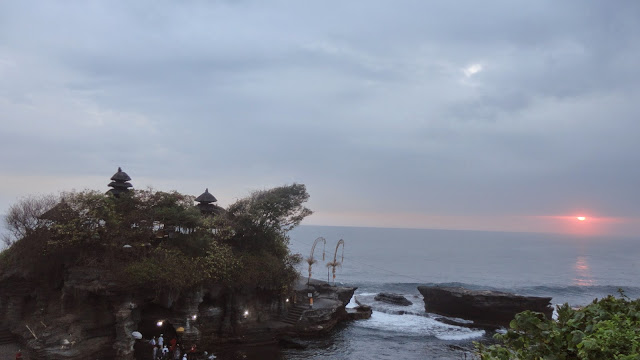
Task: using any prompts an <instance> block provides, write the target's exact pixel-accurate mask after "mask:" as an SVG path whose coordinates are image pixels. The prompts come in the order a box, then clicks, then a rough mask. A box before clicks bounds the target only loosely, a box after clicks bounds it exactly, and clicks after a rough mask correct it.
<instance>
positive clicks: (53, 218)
mask: <svg viewBox="0 0 640 360" xmlns="http://www.w3.org/2000/svg"><path fill="white" fill-rule="evenodd" d="M77 215H78V214H77V213H76V212H75V211H74V210H73V209H72V208H71V206H69V204H67V202H66V201H64V199H62V200H60V202H59V203H58V204H56V206H54V207H52V208H51V209H49V210H47V211H46V212H44V214H42V215H40V216H39V217H38V219H40V220H45V221H50V222H53V223H55V222H64V221H68V220H71V219H73V218H75V217H76V216H77Z"/></svg>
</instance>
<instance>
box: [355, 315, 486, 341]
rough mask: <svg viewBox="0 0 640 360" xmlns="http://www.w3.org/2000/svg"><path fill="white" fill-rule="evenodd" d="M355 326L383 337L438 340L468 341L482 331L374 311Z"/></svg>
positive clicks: (415, 316)
mask: <svg viewBox="0 0 640 360" xmlns="http://www.w3.org/2000/svg"><path fill="white" fill-rule="evenodd" d="M354 324H355V326H358V327H362V328H367V329H371V330H377V331H381V332H384V336H385V337H394V336H397V335H403V336H432V337H435V338H438V339H440V340H468V339H473V338H478V337H482V336H483V335H484V334H485V332H484V330H477V329H469V328H466V327H460V326H455V325H449V324H445V323H443V322H440V321H437V320H435V319H433V318H430V317H426V316H419V315H411V314H404V315H393V314H387V313H384V312H376V311H374V312H373V314H372V316H371V318H370V319H368V320H365V321H358V322H355V323H354Z"/></svg>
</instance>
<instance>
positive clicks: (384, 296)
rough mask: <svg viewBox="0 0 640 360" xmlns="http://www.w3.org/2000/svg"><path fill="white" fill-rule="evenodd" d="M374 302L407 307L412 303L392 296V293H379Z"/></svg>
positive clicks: (394, 295)
mask: <svg viewBox="0 0 640 360" xmlns="http://www.w3.org/2000/svg"><path fill="white" fill-rule="evenodd" d="M373 299H374V300H376V301H382V302H386V303H387V304H393V305H399V306H409V305H412V304H413V303H412V302H411V301H409V300H407V298H405V297H404V296H402V295H400V294H392V293H379V294H378V295H376V297H374V298H373Z"/></svg>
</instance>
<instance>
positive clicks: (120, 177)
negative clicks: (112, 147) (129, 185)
mask: <svg viewBox="0 0 640 360" xmlns="http://www.w3.org/2000/svg"><path fill="white" fill-rule="evenodd" d="M111 180H113V181H131V178H130V177H129V175H127V173H126V172H124V171H122V169H121V168H120V167H118V172H117V173H115V174H113V176H112V177H111Z"/></svg>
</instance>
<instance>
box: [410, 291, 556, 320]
mask: <svg viewBox="0 0 640 360" xmlns="http://www.w3.org/2000/svg"><path fill="white" fill-rule="evenodd" d="M418 291H420V293H421V294H422V296H424V308H425V310H426V311H427V312H430V313H435V314H440V315H444V316H451V317H457V318H462V319H466V320H472V321H473V322H474V325H475V326H480V327H487V328H496V327H500V326H505V327H508V326H509V322H510V321H511V320H513V318H514V317H515V315H516V314H517V313H520V312H523V311H525V310H531V311H536V312H541V313H543V314H544V315H545V316H546V317H547V318H549V319H550V318H551V314H552V313H553V308H552V307H551V304H550V302H551V298H550V297H535V296H520V295H515V294H510V293H505V292H498V291H489V290H469V289H465V288H462V287H439V286H418Z"/></svg>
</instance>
